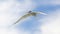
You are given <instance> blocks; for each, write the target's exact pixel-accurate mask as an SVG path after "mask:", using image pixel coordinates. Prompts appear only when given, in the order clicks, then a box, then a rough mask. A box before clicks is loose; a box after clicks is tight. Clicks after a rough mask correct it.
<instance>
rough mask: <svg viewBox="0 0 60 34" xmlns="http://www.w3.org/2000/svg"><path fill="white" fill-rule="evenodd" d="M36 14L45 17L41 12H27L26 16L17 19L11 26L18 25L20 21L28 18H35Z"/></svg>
mask: <svg viewBox="0 0 60 34" xmlns="http://www.w3.org/2000/svg"><path fill="white" fill-rule="evenodd" d="M37 14H43V15H47V14H46V13H43V12H32V11H29V12H27V14H25V15H23V16H21V18H19V19H18V20H17V21H16V22H15V23H13V25H15V24H17V23H19V21H20V20H22V19H26V18H27V17H29V16H36V15H37Z"/></svg>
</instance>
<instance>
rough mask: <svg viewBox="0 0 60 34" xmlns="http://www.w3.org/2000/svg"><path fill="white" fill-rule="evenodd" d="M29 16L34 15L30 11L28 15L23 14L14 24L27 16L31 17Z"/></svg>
mask: <svg viewBox="0 0 60 34" xmlns="http://www.w3.org/2000/svg"><path fill="white" fill-rule="evenodd" d="M29 16H32V14H30V13H28V14H26V15H23V16H22V17H21V18H19V19H18V20H17V21H16V22H15V23H14V24H13V25H15V24H17V23H18V22H19V21H20V20H22V19H25V18H27V17H29Z"/></svg>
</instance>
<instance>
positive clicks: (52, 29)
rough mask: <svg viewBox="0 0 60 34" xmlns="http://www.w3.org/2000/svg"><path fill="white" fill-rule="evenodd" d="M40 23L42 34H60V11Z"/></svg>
mask: <svg viewBox="0 0 60 34" xmlns="http://www.w3.org/2000/svg"><path fill="white" fill-rule="evenodd" d="M42 23H43V25H42V26H41V31H42V34H60V9H57V10H56V11H55V12H53V13H51V14H50V15H48V16H47V17H46V18H45V19H43V21H42Z"/></svg>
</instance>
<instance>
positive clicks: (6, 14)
mask: <svg viewBox="0 0 60 34" xmlns="http://www.w3.org/2000/svg"><path fill="white" fill-rule="evenodd" d="M16 1H17V0H5V1H2V2H0V34H25V33H26V34H29V32H26V31H22V32H21V31H20V30H16V29H15V28H12V30H9V29H7V27H8V26H10V25H11V24H13V23H14V22H15V20H16V19H17V18H18V17H19V16H21V15H22V14H23V13H24V12H27V11H29V10H32V9H33V4H32V2H31V1H30V0H24V3H20V2H19V3H18V2H16ZM3 32H4V33H3Z"/></svg>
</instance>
